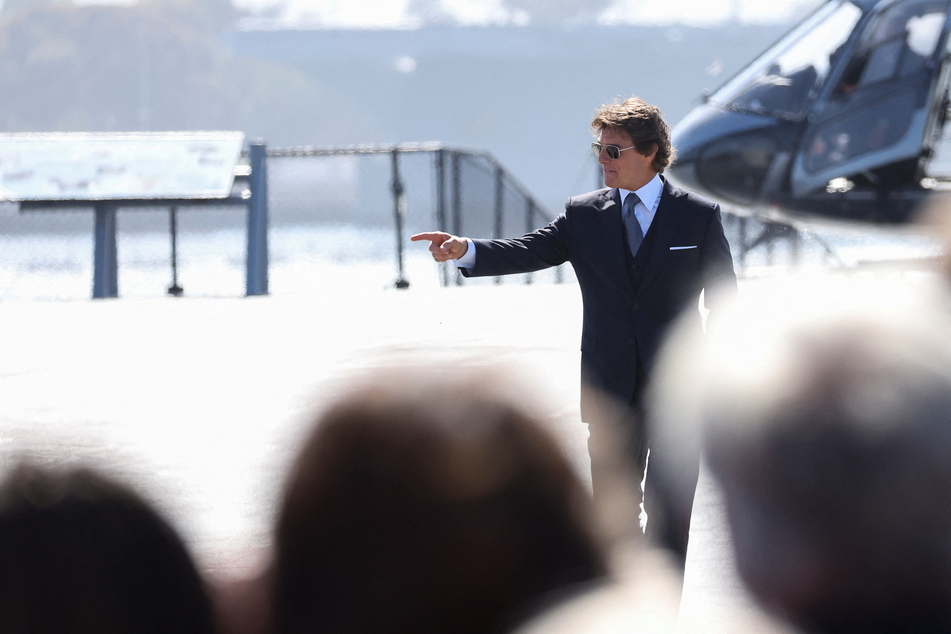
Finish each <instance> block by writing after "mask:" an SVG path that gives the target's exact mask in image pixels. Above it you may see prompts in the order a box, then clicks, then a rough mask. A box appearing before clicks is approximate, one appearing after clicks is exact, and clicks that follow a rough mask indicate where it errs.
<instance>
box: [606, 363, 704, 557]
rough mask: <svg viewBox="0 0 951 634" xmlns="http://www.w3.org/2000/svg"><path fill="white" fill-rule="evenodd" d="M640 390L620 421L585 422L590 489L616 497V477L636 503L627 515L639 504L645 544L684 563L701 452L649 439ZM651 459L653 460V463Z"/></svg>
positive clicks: (690, 446) (637, 511)
mask: <svg viewBox="0 0 951 634" xmlns="http://www.w3.org/2000/svg"><path fill="white" fill-rule="evenodd" d="M638 383H639V384H641V385H643V384H644V383H645V382H644V381H639V382H638ZM643 391H644V390H643V389H642V390H638V391H637V392H636V393H635V395H634V398H633V399H632V402H631V405H630V406H629V407H628V408H627V410H626V411H625V412H624V415H623V416H622V418H621V420H620V421H617V422H616V423H614V424H612V423H607V422H599V423H589V425H588V430H589V434H588V452H589V455H590V456H591V482H592V487H593V489H594V495H595V497H596V498H605V497H614V498H615V499H617V498H616V496H614V494H613V493H612V492H611V491H610V489H611V488H612V487H613V486H615V485H616V484H618V482H619V481H620V483H621V484H622V486H624V487H626V488H627V489H628V490H630V491H633V492H634V496H633V497H634V500H636V501H635V502H634V504H633V506H634V508H632V509H631V513H632V514H635V515H639V514H640V513H639V511H640V509H639V508H638V504H643V507H644V511H645V512H646V514H647V524H646V526H645V531H644V533H645V535H646V538H647V540H648V543H649V544H651V545H653V546H656V547H659V548H663V549H665V550H667V551H669V553H670V555H671V557H672V558H673V560H674V561H675V562H676V563H678V564H679V565H680V566H681V567H683V565H684V562H685V559H686V554H687V540H688V536H689V531H690V515H691V510H692V504H693V498H694V493H695V491H696V486H697V479H698V476H699V471H700V456H699V455H686V453H685V452H689V453H691V454H692V453H694V452H695V448H694V446H693V445H692V444H691V443H686V444H685V446H669V445H667V446H665V445H664V444H662V443H658V442H651V438H652V436H654V437H656V436H657V435H656V434H651V429H650V428H651V421H650V417H649V416H648V414H647V413H646V412H645V408H644V407H643V398H642V397H643ZM686 445H689V446H686ZM618 449H620V451H618ZM649 462H652V463H654V464H653V466H651V465H649ZM662 467H663V468H662ZM645 474H646V478H645Z"/></svg>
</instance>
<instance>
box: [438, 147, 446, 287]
mask: <svg viewBox="0 0 951 634" xmlns="http://www.w3.org/2000/svg"><path fill="white" fill-rule="evenodd" d="M446 223H447V221H446V150H444V149H440V150H437V151H436V227H438V228H439V230H440V231H445V230H446V227H447V226H448V225H447V224H446ZM439 276H440V280H439V283H440V284H441V285H442V286H449V267H448V266H446V265H445V264H443V265H440V267H439Z"/></svg>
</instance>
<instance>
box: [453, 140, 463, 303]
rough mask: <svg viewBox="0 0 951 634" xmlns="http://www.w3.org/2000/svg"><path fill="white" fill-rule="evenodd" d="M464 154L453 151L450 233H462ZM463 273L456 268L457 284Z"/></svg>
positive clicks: (460, 280)
mask: <svg viewBox="0 0 951 634" xmlns="http://www.w3.org/2000/svg"><path fill="white" fill-rule="evenodd" d="M461 159H462V156H461V155H460V153H459V152H453V153H452V229H451V230H450V233H452V234H454V235H457V236H459V235H462V179H461V177H460V169H459V163H460V161H461ZM463 279H464V278H463V276H462V273H460V272H459V271H458V270H456V286H462V281H463Z"/></svg>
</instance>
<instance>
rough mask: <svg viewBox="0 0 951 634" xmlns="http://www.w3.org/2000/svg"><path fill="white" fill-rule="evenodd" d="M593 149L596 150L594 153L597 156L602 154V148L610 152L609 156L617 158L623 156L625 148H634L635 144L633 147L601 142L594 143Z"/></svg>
mask: <svg viewBox="0 0 951 634" xmlns="http://www.w3.org/2000/svg"><path fill="white" fill-rule="evenodd" d="M591 149H592V150H593V151H594V155H595V156H597V157H600V156H601V150H604V151H605V152H607V153H608V158H610V159H613V160H617V159H619V158H621V152H623V151H625V150H633V149H634V146H633V145H632V146H631V147H618V146H616V145H601V144H600V143H592V144H591Z"/></svg>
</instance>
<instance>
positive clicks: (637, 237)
mask: <svg viewBox="0 0 951 634" xmlns="http://www.w3.org/2000/svg"><path fill="white" fill-rule="evenodd" d="M640 201H641V199H640V198H638V197H637V194H635V193H634V192H631V193H629V194H628V195H627V197H626V198H625V199H624V205H623V206H622V207H621V217H622V220H623V221H624V230H625V232H627V245H628V246H629V247H630V248H631V255H637V249H638V247H640V246H641V242H643V241H644V231H643V230H642V229H641V223H639V222H638V221H637V215H636V214H635V213H634V206H635V205H636V204H637V203H639V202H640Z"/></svg>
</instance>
